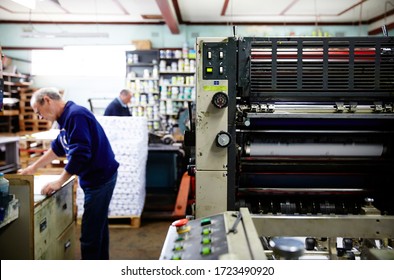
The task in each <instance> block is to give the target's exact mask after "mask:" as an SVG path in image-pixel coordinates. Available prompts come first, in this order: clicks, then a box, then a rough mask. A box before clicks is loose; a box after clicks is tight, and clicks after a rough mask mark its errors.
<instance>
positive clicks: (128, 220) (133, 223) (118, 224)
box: [77, 216, 141, 228]
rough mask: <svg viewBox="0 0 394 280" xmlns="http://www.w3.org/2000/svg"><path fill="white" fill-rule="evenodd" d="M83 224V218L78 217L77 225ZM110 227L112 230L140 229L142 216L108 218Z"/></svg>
mask: <svg viewBox="0 0 394 280" xmlns="http://www.w3.org/2000/svg"><path fill="white" fill-rule="evenodd" d="M81 222H82V219H81V217H78V219H77V223H78V225H80V224H81ZM108 222H109V227H111V228H140V227H141V217H140V216H122V217H114V216H110V217H108Z"/></svg>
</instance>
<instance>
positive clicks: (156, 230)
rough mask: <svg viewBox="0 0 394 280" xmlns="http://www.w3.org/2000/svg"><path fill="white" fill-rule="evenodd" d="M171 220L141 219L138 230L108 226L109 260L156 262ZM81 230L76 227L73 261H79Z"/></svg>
mask: <svg viewBox="0 0 394 280" xmlns="http://www.w3.org/2000/svg"><path fill="white" fill-rule="evenodd" d="M172 222H173V221H172V220H162V219H161V220H154V219H141V226H140V227H139V228H131V227H122V228H118V227H116V226H110V259H111V260H158V259H159V257H160V253H161V249H162V247H163V244H164V240H165V238H166V235H167V231H168V228H169V226H170V225H171V223H172ZM80 232H81V228H80V226H79V225H77V226H76V233H77V234H76V239H77V240H76V241H77V246H76V250H75V251H76V252H75V259H76V260H79V259H81V253H80V244H79V237H80Z"/></svg>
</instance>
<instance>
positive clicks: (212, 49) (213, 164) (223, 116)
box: [196, 40, 228, 170]
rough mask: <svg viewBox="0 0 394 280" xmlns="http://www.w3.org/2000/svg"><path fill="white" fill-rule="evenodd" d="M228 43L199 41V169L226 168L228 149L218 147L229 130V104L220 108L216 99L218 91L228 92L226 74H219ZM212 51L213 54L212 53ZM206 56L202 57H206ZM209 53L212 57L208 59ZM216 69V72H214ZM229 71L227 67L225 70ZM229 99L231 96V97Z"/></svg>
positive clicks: (197, 104) (197, 151)
mask: <svg viewBox="0 0 394 280" xmlns="http://www.w3.org/2000/svg"><path fill="white" fill-rule="evenodd" d="M224 45H225V43H221V42H220V41H219V42H205V41H204V40H200V41H198V44H197V47H198V49H199V50H198V52H199V53H202V55H198V60H197V63H198V64H199V66H198V69H199V70H200V71H197V73H196V75H197V81H198V82H197V98H196V99H197V100H196V165H197V166H196V167H197V169H198V170H226V169H227V149H226V148H223V147H218V146H217V144H216V137H217V135H218V133H220V132H221V131H224V132H227V130H228V110H227V107H222V108H217V107H215V106H214V104H213V102H212V100H213V97H214V95H215V94H216V93H222V94H224V95H228V81H227V80H226V79H225V74H223V75H221V76H220V75H219V74H218V71H219V70H217V69H219V67H221V66H219V64H220V61H223V60H224V59H221V58H219V55H218V53H219V49H223V46H224ZM208 53H210V54H209V55H208ZM201 56H202V57H203V58H204V59H203V58H202V57H201ZM208 56H209V57H210V58H208ZM211 71H212V72H211ZM223 71H225V70H223ZM227 99H228V97H227Z"/></svg>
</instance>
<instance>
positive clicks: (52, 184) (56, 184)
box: [41, 180, 63, 195]
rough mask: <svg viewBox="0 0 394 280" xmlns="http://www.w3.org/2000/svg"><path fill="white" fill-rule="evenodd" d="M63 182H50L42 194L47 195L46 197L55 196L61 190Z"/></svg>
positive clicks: (42, 190)
mask: <svg viewBox="0 0 394 280" xmlns="http://www.w3.org/2000/svg"><path fill="white" fill-rule="evenodd" d="M62 184H63V183H62V182H61V181H59V180H56V181H53V182H50V183H48V184H46V185H45V186H44V187H43V188H42V189H41V194H45V195H51V194H53V193H54V192H55V191H57V190H59V189H60V188H61V187H62Z"/></svg>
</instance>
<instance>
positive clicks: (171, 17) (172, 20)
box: [156, 0, 180, 34]
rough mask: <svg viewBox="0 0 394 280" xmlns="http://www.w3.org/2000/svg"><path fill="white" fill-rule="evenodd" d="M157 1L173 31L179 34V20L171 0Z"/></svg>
mask: <svg viewBox="0 0 394 280" xmlns="http://www.w3.org/2000/svg"><path fill="white" fill-rule="evenodd" d="M156 3H157V6H159V9H160V12H161V14H162V16H163V18H164V21H165V22H166V24H167V26H168V28H169V29H170V31H171V33H172V34H179V33H180V32H179V25H178V20H177V18H176V17H175V13H174V11H173V9H172V6H171V5H170V3H169V0H156Z"/></svg>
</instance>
